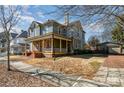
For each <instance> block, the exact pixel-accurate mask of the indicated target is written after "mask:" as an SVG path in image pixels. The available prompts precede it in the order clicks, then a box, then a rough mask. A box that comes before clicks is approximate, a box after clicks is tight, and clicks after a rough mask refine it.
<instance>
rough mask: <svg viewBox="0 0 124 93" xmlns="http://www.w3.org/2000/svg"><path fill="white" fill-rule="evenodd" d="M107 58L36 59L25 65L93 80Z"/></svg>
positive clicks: (69, 57) (68, 57) (28, 61)
mask: <svg viewBox="0 0 124 93" xmlns="http://www.w3.org/2000/svg"><path fill="white" fill-rule="evenodd" d="M104 60H105V57H89V58H84V56H67V57H59V58H56V59H55V60H54V59H52V58H35V59H30V60H27V61H25V63H28V64H31V65H34V66H38V67H42V68H44V69H49V70H52V71H58V72H62V73H65V74H71V75H80V76H83V77H84V78H88V79H92V77H93V76H94V74H95V73H96V72H97V70H98V68H99V67H100V66H101V63H102V62H104Z"/></svg>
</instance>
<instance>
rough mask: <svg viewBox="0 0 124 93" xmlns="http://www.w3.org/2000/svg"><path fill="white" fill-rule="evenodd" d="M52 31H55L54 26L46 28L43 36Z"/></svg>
mask: <svg viewBox="0 0 124 93" xmlns="http://www.w3.org/2000/svg"><path fill="white" fill-rule="evenodd" d="M52 31H53V27H52V26H45V28H44V30H43V34H46V33H50V32H52Z"/></svg>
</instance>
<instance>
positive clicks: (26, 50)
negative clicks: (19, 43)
mask: <svg viewBox="0 0 124 93" xmlns="http://www.w3.org/2000/svg"><path fill="white" fill-rule="evenodd" d="M24 52H25V56H27V46H26V43H25V51H24Z"/></svg>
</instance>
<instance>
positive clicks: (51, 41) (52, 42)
mask: <svg viewBox="0 0 124 93" xmlns="http://www.w3.org/2000/svg"><path fill="white" fill-rule="evenodd" d="M53 46H54V45H53V38H51V52H53Z"/></svg>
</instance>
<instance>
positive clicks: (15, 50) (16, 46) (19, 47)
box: [0, 31, 29, 55]
mask: <svg viewBox="0 0 124 93" xmlns="http://www.w3.org/2000/svg"><path fill="white" fill-rule="evenodd" d="M26 38H27V32H26V31H22V32H21V33H20V34H17V33H10V40H11V41H10V54H23V53H24V52H25V50H26V48H28V47H29V45H28V44H26V42H25V39H26ZM26 45H27V46H26ZM6 51H7V42H6V38H5V33H4V32H1V33H0V54H1V55H2V54H5V53H6Z"/></svg>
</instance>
